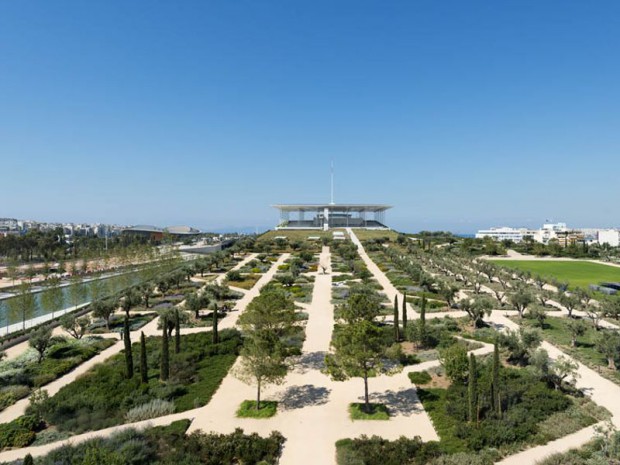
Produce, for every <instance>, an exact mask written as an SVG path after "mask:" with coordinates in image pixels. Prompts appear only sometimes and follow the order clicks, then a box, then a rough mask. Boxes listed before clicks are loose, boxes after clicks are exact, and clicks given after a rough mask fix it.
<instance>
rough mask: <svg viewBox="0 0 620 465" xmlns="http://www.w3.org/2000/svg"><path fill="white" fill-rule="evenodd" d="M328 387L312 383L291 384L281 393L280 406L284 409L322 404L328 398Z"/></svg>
mask: <svg viewBox="0 0 620 465" xmlns="http://www.w3.org/2000/svg"><path fill="white" fill-rule="evenodd" d="M330 392H331V390H330V389H327V388H325V387H317V386H314V385H312V384H304V385H303V386H291V387H289V388H288V389H286V390H285V391H284V392H283V393H282V394H281V400H280V403H279V404H280V406H281V407H282V408H283V409H284V410H294V409H298V408H304V407H311V406H314V405H324V404H326V403H327V401H328V398H329V393H330Z"/></svg>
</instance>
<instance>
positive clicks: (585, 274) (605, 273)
mask: <svg viewBox="0 0 620 465" xmlns="http://www.w3.org/2000/svg"><path fill="white" fill-rule="evenodd" d="M491 261H492V262H494V263H495V264H496V265H500V266H506V267H509V268H514V269H518V270H525V271H530V272H531V273H532V276H536V275H540V276H543V277H545V278H548V279H549V280H551V279H552V278H556V279H557V280H559V281H562V282H568V283H569V284H570V285H571V286H577V287H588V285H590V284H600V283H601V282H620V268H618V267H615V266H608V265H601V264H599V263H592V262H586V261H581V260H570V261H552V260H491Z"/></svg>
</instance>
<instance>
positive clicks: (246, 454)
mask: <svg viewBox="0 0 620 465" xmlns="http://www.w3.org/2000/svg"><path fill="white" fill-rule="evenodd" d="M189 424H190V421H189V420H181V421H177V422H174V423H172V424H170V425H169V426H163V427H161V426H160V427H154V428H147V429H145V430H143V431H137V430H134V429H129V430H126V431H123V432H120V433H117V434H115V435H113V436H111V437H110V438H106V439H103V438H94V439H90V440H88V441H85V442H83V443H80V444H77V445H66V446H62V447H60V448H58V449H56V450H54V451H52V452H50V453H49V454H47V455H46V456H44V457H41V458H37V459H35V462H34V463H36V464H37V465H57V464H60V463H62V464H86V463H89V464H91V463H92V464H95V463H96V464H106V465H169V464H198V463H200V464H206V465H221V464H224V463H226V464H234V463H237V464H244V465H258V464H261V465H275V464H277V462H278V459H279V457H280V454H281V452H282V446H283V444H284V441H285V439H284V437H283V436H282V435H281V434H280V433H278V432H273V433H271V435H270V436H268V437H265V438H263V437H260V436H259V435H258V434H244V432H243V430H241V429H237V430H235V432H233V433H231V434H215V433H210V434H205V433H201V432H195V433H192V434H190V435H186V434H185V431H186V430H187V428H188V427H189ZM17 464H20V465H21V464H22V462H21V461H19V462H17Z"/></svg>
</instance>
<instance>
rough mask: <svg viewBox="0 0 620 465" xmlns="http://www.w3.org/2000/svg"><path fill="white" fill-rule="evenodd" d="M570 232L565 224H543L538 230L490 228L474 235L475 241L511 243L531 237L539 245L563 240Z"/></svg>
mask: <svg viewBox="0 0 620 465" xmlns="http://www.w3.org/2000/svg"><path fill="white" fill-rule="evenodd" d="M569 232H570V230H569V229H568V227H567V226H566V223H545V224H543V226H542V228H540V229H528V228H509V227H506V226H504V227H500V228H491V229H481V230H480V231H478V232H477V233H476V238H477V239H483V238H485V237H490V238H492V239H494V240H496V241H505V240H509V241H513V242H522V241H523V239H524V238H525V237H526V236H529V237H531V238H532V239H533V240H534V241H536V242H540V243H541V244H548V243H549V241H550V240H551V239H560V238H563V237H565V236H566V235H567V233H569Z"/></svg>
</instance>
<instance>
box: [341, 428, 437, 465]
mask: <svg viewBox="0 0 620 465" xmlns="http://www.w3.org/2000/svg"><path fill="white" fill-rule="evenodd" d="M336 454H337V461H338V465H360V464H364V465H403V464H412V463H415V464H422V463H428V462H429V460H431V459H433V458H435V457H439V456H440V455H441V450H440V447H439V443H437V442H435V441H431V442H426V443H425V442H422V440H421V439H420V438H419V437H415V438H413V439H409V438H406V437H404V436H401V437H400V438H399V439H397V440H396V441H389V440H387V439H383V438H381V437H379V436H372V437H370V438H369V437H368V436H366V435H363V436H360V437H359V438H357V439H341V440H340V441H338V442H336Z"/></svg>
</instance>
